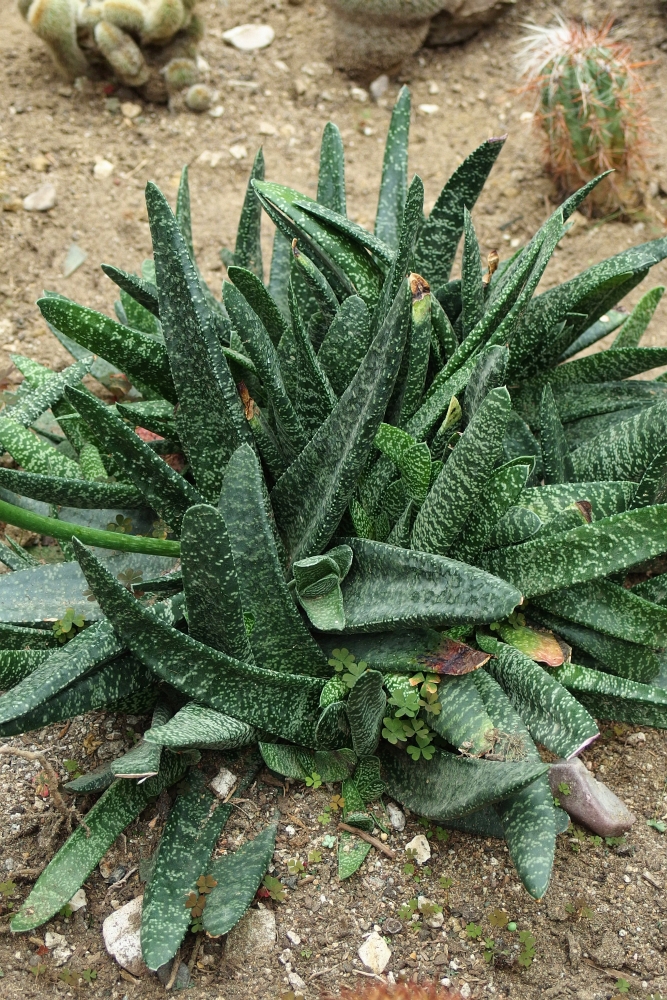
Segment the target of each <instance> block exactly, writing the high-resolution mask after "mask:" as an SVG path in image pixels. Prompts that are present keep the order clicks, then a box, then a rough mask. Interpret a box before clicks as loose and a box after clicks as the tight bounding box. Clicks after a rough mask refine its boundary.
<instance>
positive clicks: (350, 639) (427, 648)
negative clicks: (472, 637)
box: [319, 628, 489, 676]
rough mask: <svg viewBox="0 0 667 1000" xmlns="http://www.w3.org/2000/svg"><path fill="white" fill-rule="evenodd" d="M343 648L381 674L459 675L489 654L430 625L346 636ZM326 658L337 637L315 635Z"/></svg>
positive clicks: (338, 640)
mask: <svg viewBox="0 0 667 1000" xmlns="http://www.w3.org/2000/svg"><path fill="white" fill-rule="evenodd" d="M344 642H345V647H346V649H347V650H348V651H349V652H350V653H353V654H354V657H355V659H356V660H365V661H366V663H367V664H368V666H369V667H371V668H372V669H374V670H380V671H382V672H383V673H400V674H418V673H421V672H422V671H423V672H425V673H430V674H445V675H450V676H460V675H461V674H467V673H469V672H470V671H471V670H478V669H479V668H480V667H482V666H483V665H484V664H485V663H486V661H487V660H488V658H489V656H488V653H482V652H480V651H479V650H478V649H473V648H472V647H471V646H466V645H465V644H464V643H462V642H457V640H456V639H450V638H449V636H447V635H443V634H442V633H441V632H436V631H435V630H434V629H430V628H420V629H417V628H413V629H409V630H405V631H400V632H383V633H379V634H378V633H377V632H371V633H369V634H367V635H364V634H357V635H346V636H345V640H344ZM319 643H320V645H321V646H322V648H323V649H324V652H325V654H326V656H327V658H329V657H331V655H332V653H333V650H334V648H336V647H340V645H341V639H340V637H336V638H331V639H327V638H325V637H324V636H321V637H319Z"/></svg>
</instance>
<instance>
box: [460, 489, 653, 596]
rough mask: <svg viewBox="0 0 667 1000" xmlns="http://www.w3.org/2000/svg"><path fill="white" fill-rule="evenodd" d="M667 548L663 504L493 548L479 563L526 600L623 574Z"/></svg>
mask: <svg viewBox="0 0 667 1000" xmlns="http://www.w3.org/2000/svg"><path fill="white" fill-rule="evenodd" d="M666 549H667V505H665V504H660V505H658V506H656V507H640V508H639V509H637V510H630V511H625V512H624V513H622V514H615V515H613V516H612V517H607V518H604V519H603V520H601V521H594V522H593V523H592V524H584V525H582V526H581V527H580V528H573V529H572V530H571V531H563V532H561V533H560V534H558V535H548V536H546V537H544V538H542V537H540V536H539V535H538V536H537V538H534V539H531V540H530V541H528V542H525V544H523V545H518V546H511V547H509V548H506V549H496V550H495V551H494V552H489V553H486V554H484V556H483V557H480V560H479V564H480V565H481V566H483V567H484V569H486V570H488V572H489V573H494V574H496V575H497V576H500V577H502V579H504V580H508V581H510V582H511V583H513V584H514V586H516V587H518V588H519V590H520V591H521V592H522V594H523V595H524V597H534V596H536V595H538V594H548V593H551V591H553V590H560V588H561V587H569V586H571V585H572V584H574V583H585V582H586V581H587V580H594V579H596V578H597V577H601V576H608V575H609V574H610V573H615V572H617V571H618V570H622V569H627V568H628V567H630V566H634V565H636V564H637V563H640V562H643V561H644V560H645V559H651V558H652V557H653V556H655V555H658V553H660V552H664V551H665V550H666Z"/></svg>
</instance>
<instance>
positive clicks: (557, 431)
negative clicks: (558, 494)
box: [540, 385, 573, 485]
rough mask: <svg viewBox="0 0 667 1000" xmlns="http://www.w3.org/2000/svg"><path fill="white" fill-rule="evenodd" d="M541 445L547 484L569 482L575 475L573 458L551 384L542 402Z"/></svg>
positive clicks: (543, 394) (547, 387) (545, 388)
mask: <svg viewBox="0 0 667 1000" xmlns="http://www.w3.org/2000/svg"><path fill="white" fill-rule="evenodd" d="M540 447H541V449H542V463H543V466H544V482H545V484H546V485H551V484H553V483H567V482H569V481H570V480H571V479H572V477H573V469H572V459H571V458H570V449H569V448H568V444H567V439H566V437H565V433H564V431H563V425H562V423H561V422H560V417H559V416H558V410H557V409H556V403H555V402H554V394H553V390H552V388H551V386H550V385H545V387H544V389H543V391H542V401H541V403H540Z"/></svg>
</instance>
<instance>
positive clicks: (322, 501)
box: [271, 286, 409, 562]
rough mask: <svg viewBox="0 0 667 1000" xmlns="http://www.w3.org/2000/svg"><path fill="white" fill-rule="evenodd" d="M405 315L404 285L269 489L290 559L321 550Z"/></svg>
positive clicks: (386, 384) (373, 427)
mask: <svg viewBox="0 0 667 1000" xmlns="http://www.w3.org/2000/svg"><path fill="white" fill-rule="evenodd" d="M408 317H409V297H408V291H407V288H406V287H405V286H402V287H401V290H400V291H399V293H398V295H397V296H396V300H395V302H394V304H393V306H392V308H391V310H390V312H389V314H388V315H387V318H386V320H385V322H384V323H383V325H382V327H381V329H380V330H379V331H378V333H377V335H376V337H375V339H374V340H373V342H372V344H371V346H370V347H369V349H368V352H367V354H366V356H365V358H364V360H363V361H362V363H361V365H360V366H359V368H358V370H357V372H356V374H355V376H354V378H353V379H352V381H351V383H350V385H349V386H348V388H347V389H346V390H345V392H344V394H343V395H342V396H341V398H340V399H339V400H338V403H337V405H336V407H335V409H334V410H333V412H332V413H331V415H330V416H329V417H328V418H327V420H326V421H325V422H324V423H323V424H322V426H321V427H320V429H319V430H318V431H317V433H316V434H315V436H314V437H313V438H312V439H311V440H310V441H309V443H308V445H307V446H306V447H305V448H304V450H303V451H302V452H301V454H300V455H299V457H298V458H297V459H296V461H295V462H293V463H292V465H291V466H290V468H289V469H288V470H287V472H286V473H285V475H284V476H282V477H281V478H280V479H279V480H278V482H277V483H276V485H275V486H274V488H273V491H272V493H271V503H272V505H273V509H274V511H275V515H276V522H277V524H278V528H279V530H280V533H281V535H282V538H283V541H284V543H285V547H286V549H287V554H288V558H289V561H290V562H292V561H294V560H297V559H302V558H304V557H305V556H309V555H316V554H317V553H318V552H321V551H322V549H323V548H324V546H325V545H326V544H327V542H328V541H329V539H330V538H331V536H332V535H333V533H334V531H335V530H336V527H337V526H338V522H339V521H340V518H341V516H342V514H343V512H344V510H345V508H346V506H347V504H348V502H349V500H350V497H351V495H352V492H353V490H354V487H355V485H356V481H357V478H358V476H359V474H360V472H361V471H362V469H363V468H364V466H365V464H366V461H367V459H368V455H369V454H370V451H371V448H372V445H373V439H374V437H375V434H376V433H377V429H378V427H379V426H380V423H381V421H382V417H383V415H384V411H385V408H386V406H387V403H388V401H389V398H390V396H391V392H392V389H393V385H394V380H395V378H396V374H397V371H398V367H399V364H400V359H401V353H402V350H403V345H404V343H405V336H406V332H407V330H406V328H407V320H408Z"/></svg>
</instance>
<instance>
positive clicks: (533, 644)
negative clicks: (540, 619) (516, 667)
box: [498, 624, 569, 667]
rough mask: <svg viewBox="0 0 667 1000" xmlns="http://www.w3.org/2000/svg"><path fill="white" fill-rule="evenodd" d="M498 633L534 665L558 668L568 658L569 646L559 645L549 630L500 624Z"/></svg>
mask: <svg viewBox="0 0 667 1000" xmlns="http://www.w3.org/2000/svg"><path fill="white" fill-rule="evenodd" d="M498 631H499V633H500V635H501V636H502V638H503V639H504V641H505V642H507V643H509V645H510V646H514V648H515V649H518V650H520V651H521V652H522V653H525V655H526V656H529V657H530V658H531V660H535V662H536V663H546V665H547V666H548V667H560V666H561V664H563V663H565V660H566V659H567V657H568V656H569V652H568V650H569V646H566V645H565V643H560V642H559V641H558V639H557V638H556V636H555V635H554V634H553V632H550V631H549V629H538V628H530V627H529V626H528V625H518V626H513V625H505V624H500V625H498ZM563 647H565V648H563Z"/></svg>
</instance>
